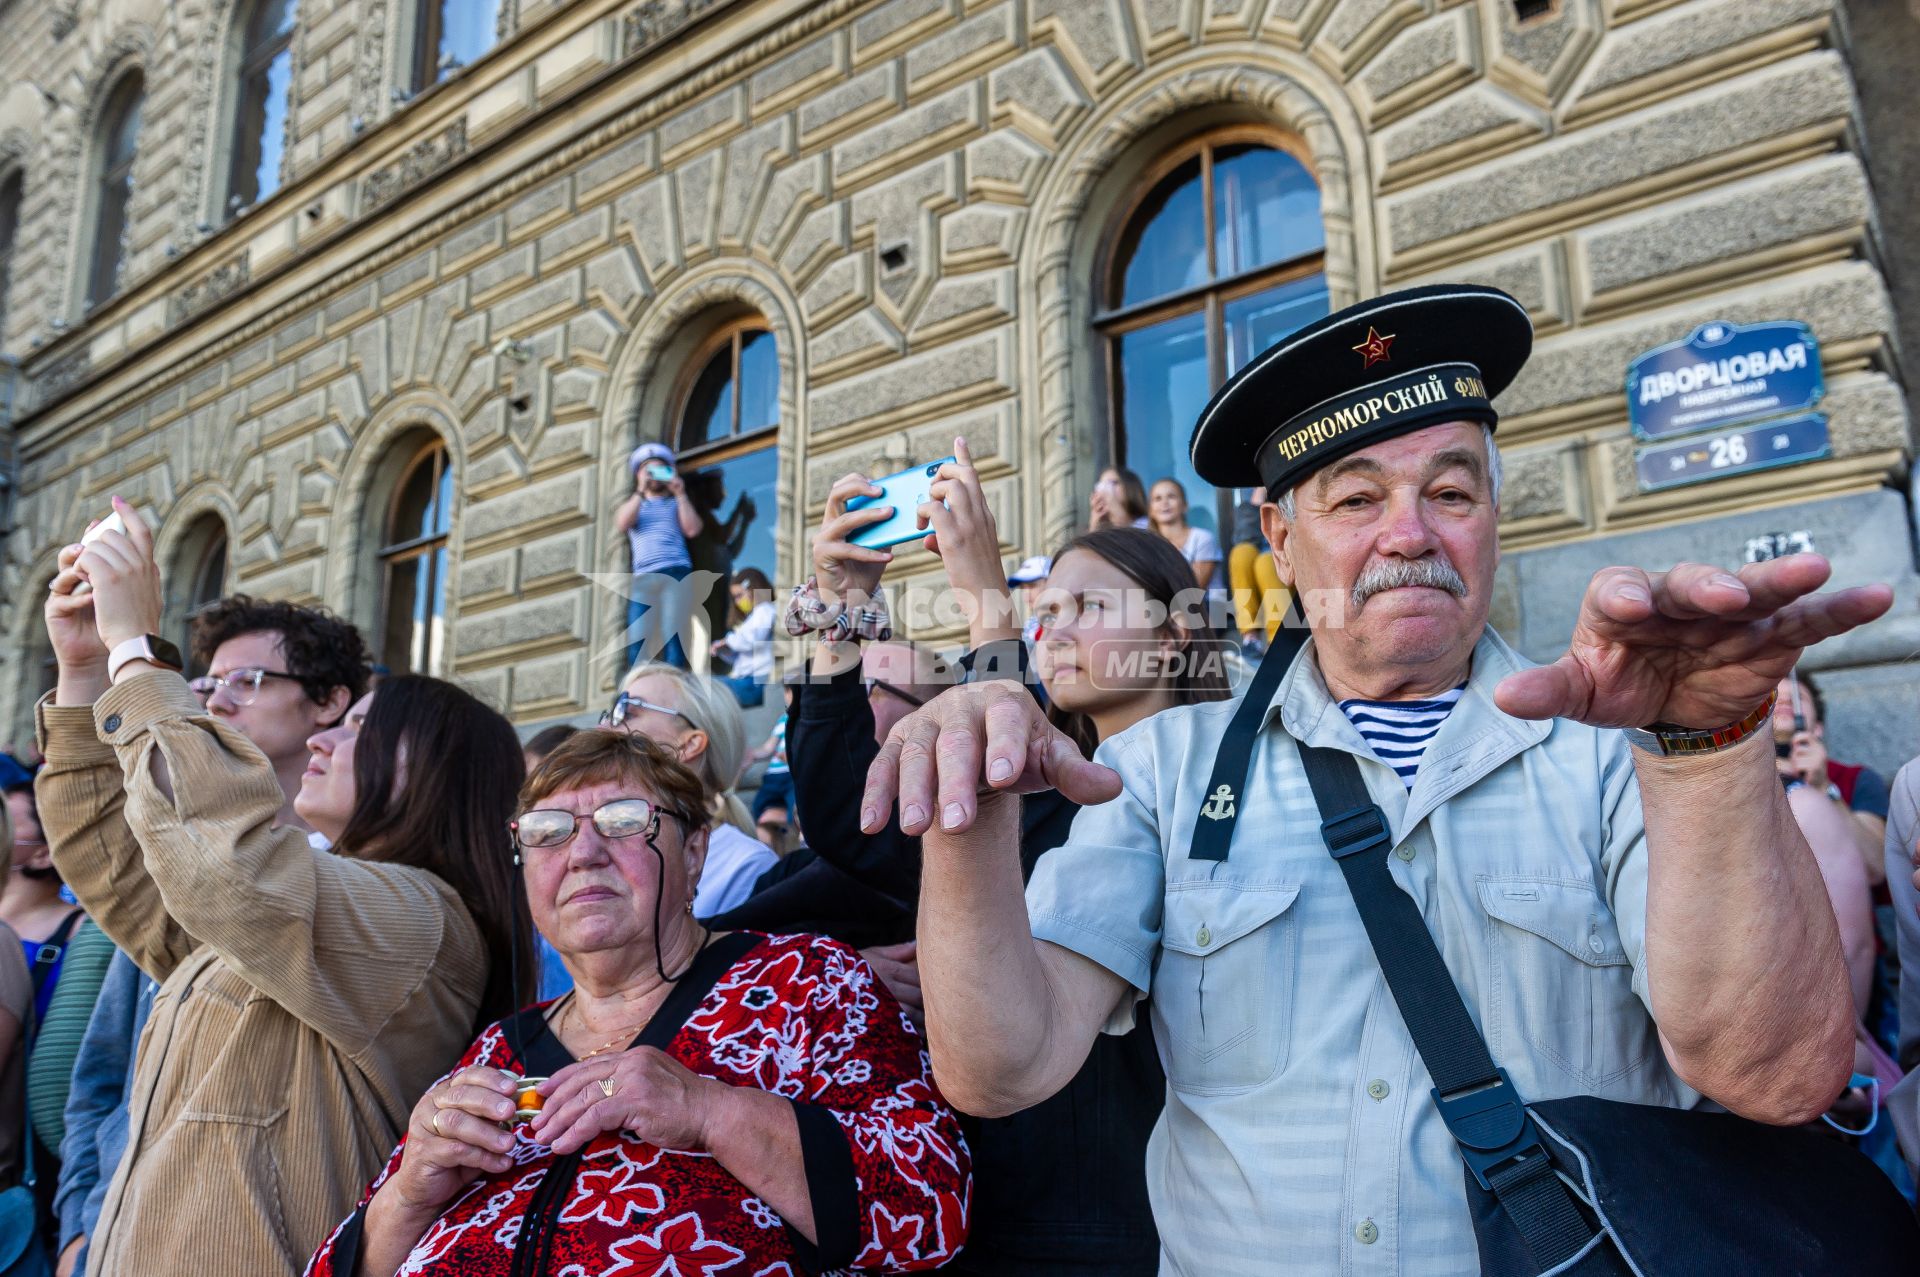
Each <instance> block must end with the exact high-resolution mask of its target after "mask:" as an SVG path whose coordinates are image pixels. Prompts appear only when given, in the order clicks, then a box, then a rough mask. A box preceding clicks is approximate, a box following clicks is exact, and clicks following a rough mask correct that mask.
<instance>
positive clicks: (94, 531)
mask: <svg viewBox="0 0 1920 1277" xmlns="http://www.w3.org/2000/svg"><path fill="white" fill-rule="evenodd" d="M106 532H118V533H119V534H120V535H121V536H125V535H126V534H127V521H126V520H125V519H123V518H121V517H120V512H119V511H118V510H114V511H111V512H110V513H109V514H108V515H107V517H106V518H104V519H102V520H100V522H98V523H96V524H94V525H93V526H92V527H91V528H88V529H87V531H86V535H84V536H82V537H81V538H80V544H81V545H91V544H92V543H93V542H95V541H98V540H99V539H100V537H101V534H102V533H106Z"/></svg>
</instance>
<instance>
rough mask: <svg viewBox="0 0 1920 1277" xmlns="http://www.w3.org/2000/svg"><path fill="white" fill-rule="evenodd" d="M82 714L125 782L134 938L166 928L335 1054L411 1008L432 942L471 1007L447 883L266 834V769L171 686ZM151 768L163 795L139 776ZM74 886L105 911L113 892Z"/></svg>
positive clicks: (115, 888) (292, 832)
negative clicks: (154, 900)
mask: <svg viewBox="0 0 1920 1277" xmlns="http://www.w3.org/2000/svg"><path fill="white" fill-rule="evenodd" d="M93 716H94V720H95V723H96V725H97V727H98V730H99V738H100V739H101V740H103V741H105V742H107V743H108V744H109V745H110V746H111V747H112V749H113V751H114V753H115V754H116V755H117V757H118V760H119V770H120V774H121V776H122V777H123V778H124V783H125V786H126V795H127V797H126V824H127V826H128V828H129V829H130V830H131V831H132V837H133V840H134V841H136V842H137V843H138V846H139V849H140V851H141V852H143V853H144V858H143V864H144V873H143V874H141V875H138V877H137V880H138V881H143V883H144V884H145V885H144V886H143V887H142V890H143V891H150V892H152V893H154V894H156V895H157V897H158V901H159V908H160V911H161V912H162V914H163V917H164V921H163V922H159V923H158V924H156V923H155V922H154V921H152V920H149V921H148V922H147V927H148V929H149V930H151V929H154V927H155V926H156V925H158V926H167V925H170V926H172V927H175V928H177V929H178V930H179V931H180V932H181V933H184V935H185V936H187V937H190V938H191V939H190V942H191V943H198V944H203V945H207V946H209V947H211V948H212V949H213V950H215V951H216V952H217V953H219V954H220V956H221V957H222V958H223V959H224V960H225V961H226V963H227V965H228V966H229V967H231V968H232V969H233V970H234V971H236V972H238V973H239V974H240V975H241V976H242V977H243V978H244V979H246V981H247V982H248V983H249V984H251V985H253V986H254V987H255V988H257V989H259V990H260V991H261V992H262V993H264V994H266V995H267V996H268V997H270V998H272V999H273V1000H274V1001H275V1002H276V1003H278V1004H279V1005H280V1006H281V1007H283V1008H284V1009H286V1010H287V1011H288V1012H289V1013H291V1014H292V1015H294V1016H296V1017H297V1018H299V1019H300V1020H301V1021H303V1022H305V1023H306V1024H308V1025H309V1026H310V1027H312V1028H313V1029H314V1030H315V1031H317V1032H319V1033H320V1034H322V1035H323V1036H324V1037H326V1038H327V1039H328V1040H329V1041H331V1042H333V1043H334V1044H335V1045H336V1046H338V1047H339V1048H340V1049H341V1050H343V1051H345V1052H347V1053H348V1054H350V1055H351V1054H358V1053H360V1052H361V1051H364V1050H365V1049H366V1048H367V1047H368V1046H369V1045H370V1044H371V1043H372V1041H373V1040H374V1039H375V1038H376V1037H377V1036H378V1035H379V1034H380V1031H381V1030H382V1028H383V1027H384V1026H385V1025H386V1023H387V1021H388V1020H389V1019H390V1018H391V1017H392V1015H393V1014H394V1012H395V1011H397V1010H399V1009H400V1007H401V1006H402V1005H403V1004H405V1003H406V1002H407V1001H408V1000H409V999H411V998H412V997H413V996H414V995H415V993H416V992H417V991H418V990H419V987H420V985H421V984H422V983H423V982H424V981H425V980H426V979H427V978H428V977H429V975H430V974H432V972H433V970H434V968H435V966H436V964H439V963H441V962H442V954H441V948H442V945H443V944H446V945H448V946H449V948H450V949H451V950H452V952H451V953H450V954H448V955H447V961H446V962H445V965H446V967H447V970H448V972H449V974H451V975H453V976H454V977H455V978H456V983H457V984H458V985H459V986H461V988H462V991H463V992H464V993H465V995H466V1000H467V1001H468V1002H469V1004H470V1006H472V1007H477V1005H478V1002H479V997H480V991H481V987H482V985H483V984H484V982H485V978H486V956H485V954H484V953H483V952H482V951H481V947H480V943H479V938H478V933H477V930H476V929H475V928H474V926H473V924H472V921H471V919H470V918H469V917H468V916H467V913H466V909H465V906H463V905H462V904H461V903H460V902H459V901H458V899H457V898H455V896H454V895H453V893H452V891H451V890H450V889H449V888H448V887H447V886H446V884H445V883H443V882H441V880H440V879H439V878H437V877H435V876H434V875H433V874H431V873H428V872H427V871H425V870H423V869H416V868H411V867H408V866H404V865H396V864H387V863H374V862H369V861H362V860H356V859H354V858H352V857H351V856H344V855H336V854H334V853H333V852H330V851H318V850H315V849H314V848H313V847H312V846H311V845H310V844H309V843H308V841H307V836H306V834H305V833H303V832H301V831H300V830H296V829H286V828H276V827H275V826H274V824H273V819H274V816H275V815H276V814H277V813H278V812H279V810H280V805H281V802H282V798H283V796H282V794H281V791H280V786H279V782H278V781H277V780H276V779H275V777H274V774H273V768H272V766H271V765H270V764H269V763H268V762H267V759H266V757H265V756H264V755H262V754H261V753H260V751H259V750H258V749H257V748H256V747H255V746H254V745H253V743H252V742H251V741H249V740H247V738H246V737H245V736H243V735H242V734H241V733H239V732H238V731H236V730H234V729H233V728H232V727H229V726H227V725H226V724H224V723H221V722H219V721H218V720H216V719H215V718H213V717H211V716H210V715H208V714H207V713H206V712H205V711H204V710H203V709H202V708H201V706H200V704H199V702H198V701H197V700H196V699H195V698H194V696H193V693H192V692H190V691H189V690H188V689H187V685H186V683H185V682H184V681H183V680H182V679H181V678H180V676H179V675H177V674H168V673H152V674H145V675H141V676H139V677H136V678H130V679H127V680H125V681H124V682H122V683H120V684H118V685H116V686H115V687H113V688H112V689H111V690H109V691H108V692H107V693H106V694H105V695H104V696H102V697H101V698H100V700H99V701H98V702H97V703H96V704H95V705H94V707H93ZM156 759H158V760H160V761H161V762H163V763H164V765H165V771H166V775H167V777H168V778H169V781H170V787H171V789H172V791H173V792H172V796H171V798H169V796H168V795H167V793H166V791H165V790H163V789H162V788H161V787H160V785H159V784H158V783H156V781H155V779H154V763H155V760H156ZM104 877H105V875H101V876H100V878H104ZM89 885H90V887H92V886H98V887H101V888H104V890H101V891H100V893H99V894H100V895H101V896H102V897H103V898H105V899H104V901H103V902H105V903H108V904H109V906H110V907H112V906H113V903H114V902H113V900H112V898H113V897H117V895H118V894H119V885H118V884H117V883H113V882H111V881H100V880H99V879H98V878H97V879H96V880H95V881H94V882H92V883H90V884H89ZM75 894H77V895H80V894H81V889H80V887H79V886H78V885H77V884H76V886H75ZM81 900H82V903H85V904H87V905H88V906H89V907H91V906H92V901H91V900H90V899H89V898H88V896H87V895H81ZM148 909H149V911H151V906H148ZM107 930H108V934H110V935H111V934H113V929H112V928H111V927H109V928H107ZM118 938H119V937H118V936H115V939H116V940H117V939H118Z"/></svg>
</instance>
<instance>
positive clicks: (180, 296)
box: [167, 250, 248, 324]
mask: <svg viewBox="0 0 1920 1277" xmlns="http://www.w3.org/2000/svg"><path fill="white" fill-rule="evenodd" d="M247 262H248V255H247V253H246V251H245V250H242V251H241V252H240V253H239V254H238V255H237V256H235V257H231V258H229V259H227V260H226V261H224V262H221V263H220V264H219V265H218V266H215V267H214V268H213V269H212V270H210V271H208V272H207V273H206V274H204V275H202V276H201V277H200V278H198V279H196V280H194V281H193V282H192V283H191V284H188V285H187V286H186V287H185V288H182V289H179V290H177V291H175V292H173V293H170V294H168V296H167V322H168V323H169V324H178V323H182V322H184V321H185V320H188V319H191V318H193V316H195V315H197V314H199V313H200V312H201V311H203V310H205V309H207V307H209V306H213V305H216V304H218V303H220V302H223V301H225V300H226V299H227V298H229V297H231V296H233V295H234V294H235V293H237V292H239V291H240V290H241V289H242V288H245V287H246V286H247Z"/></svg>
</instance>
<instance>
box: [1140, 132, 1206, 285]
mask: <svg viewBox="0 0 1920 1277" xmlns="http://www.w3.org/2000/svg"><path fill="white" fill-rule="evenodd" d="M1204 200H1205V192H1204V190H1203V188H1202V182H1201V173H1200V157H1199V156H1197V155H1196V156H1195V157H1194V158H1192V159H1191V160H1188V161H1187V162H1186V163H1185V164H1182V165H1181V166H1180V167H1179V168H1176V169H1175V170H1174V171H1173V172H1172V173H1170V174H1168V175H1167V176H1166V177H1165V178H1164V179H1162V180H1161V182H1160V184H1159V185H1158V186H1156V187H1155V188H1154V189H1153V191H1152V192H1151V193H1150V194H1149V195H1148V196H1147V198H1146V199H1145V200H1144V201H1142V202H1141V205H1140V211H1139V213H1138V215H1137V218H1138V220H1137V221H1136V222H1135V226H1136V227H1137V228H1138V229H1137V230H1135V231H1134V232H1133V233H1132V234H1130V235H1129V237H1128V238H1129V241H1130V243H1129V246H1128V249H1127V252H1126V266H1125V267H1124V268H1123V271H1122V276H1123V279H1122V283H1121V286H1120V305H1122V306H1131V305H1134V304H1136V303H1138V302H1143V301H1149V300H1151V299H1153V298H1155V297H1160V296H1164V295H1165V294H1167V293H1174V292H1179V291H1180V290H1181V289H1185V288H1192V287H1193V286H1195V285H1196V284H1204V283H1206V282H1207V279H1208V276H1209V274H1210V273H1211V272H1210V271H1209V270H1208V267H1207V211H1206V205H1205V203H1204V202H1203V201H1204Z"/></svg>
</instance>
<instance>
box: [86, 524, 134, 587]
mask: <svg viewBox="0 0 1920 1277" xmlns="http://www.w3.org/2000/svg"><path fill="white" fill-rule="evenodd" d="M103 532H118V533H119V534H120V535H122V536H125V535H126V533H127V521H126V520H125V519H123V518H121V517H120V512H119V511H118V510H113V511H110V512H108V514H107V517H106V518H104V519H102V520H100V522H98V523H96V524H94V525H93V526H92V527H90V528H88V529H87V530H86V532H85V533H84V534H83V535H82V536H81V538H80V544H81V545H89V544H91V543H92V542H95V541H98V540H99V539H100V534H101V533H103ZM73 593H74V595H75V596H76V597H78V596H79V595H82V594H92V593H93V583H92V582H91V581H81V582H80V583H79V584H77V585H75V586H74V587H73Z"/></svg>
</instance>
